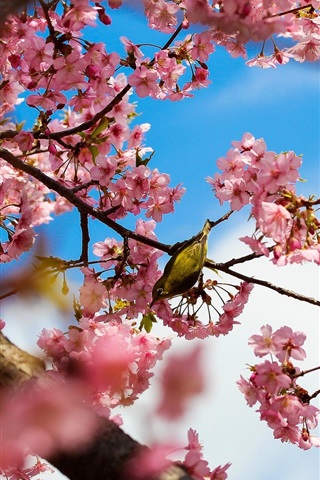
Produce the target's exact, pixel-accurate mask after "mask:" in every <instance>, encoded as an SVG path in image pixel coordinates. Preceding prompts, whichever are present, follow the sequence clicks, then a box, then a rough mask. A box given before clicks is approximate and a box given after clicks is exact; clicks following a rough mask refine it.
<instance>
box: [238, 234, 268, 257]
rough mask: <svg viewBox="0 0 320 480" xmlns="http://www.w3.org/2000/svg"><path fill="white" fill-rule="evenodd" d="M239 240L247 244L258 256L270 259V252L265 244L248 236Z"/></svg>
mask: <svg viewBox="0 0 320 480" xmlns="http://www.w3.org/2000/svg"><path fill="white" fill-rule="evenodd" d="M239 240H241V242H243V243H245V244H246V245H249V247H250V248H251V250H252V251H253V252H255V253H257V254H258V255H265V256H266V257H269V255H270V252H269V249H268V248H267V247H266V245H265V243H263V242H260V241H259V240H256V239H255V238H251V237H248V236H245V237H240V238H239Z"/></svg>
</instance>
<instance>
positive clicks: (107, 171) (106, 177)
mask: <svg viewBox="0 0 320 480" xmlns="http://www.w3.org/2000/svg"><path fill="white" fill-rule="evenodd" d="M95 163H96V165H95V166H94V167H92V168H91V170H90V174H91V177H92V179H93V180H97V181H98V182H99V184H100V185H102V186H104V187H105V186H107V185H108V184H109V182H110V180H111V178H112V177H113V176H114V174H115V173H116V169H117V167H118V162H117V160H116V159H115V158H113V157H106V156H105V155H98V156H97V157H96V159H95Z"/></svg>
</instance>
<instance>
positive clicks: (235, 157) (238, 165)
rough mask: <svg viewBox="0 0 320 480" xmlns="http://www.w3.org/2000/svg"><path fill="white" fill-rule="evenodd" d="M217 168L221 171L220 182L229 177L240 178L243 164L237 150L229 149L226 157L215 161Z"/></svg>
mask: <svg viewBox="0 0 320 480" xmlns="http://www.w3.org/2000/svg"><path fill="white" fill-rule="evenodd" d="M217 167H218V168H219V169H220V170H223V173H222V175H221V177H220V178H221V181H222V182H223V181H224V180H226V179H229V178H230V177H231V178H232V179H233V177H234V178H241V177H242V176H243V173H244V167H245V164H244V162H243V157H242V155H241V154H240V152H239V151H238V150H237V149H232V148H230V149H229V150H228V152H227V155H226V157H220V158H218V160H217Z"/></svg>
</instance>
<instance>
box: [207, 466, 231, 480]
mask: <svg viewBox="0 0 320 480" xmlns="http://www.w3.org/2000/svg"><path fill="white" fill-rule="evenodd" d="M229 467H231V463H226V464H225V465H224V466H223V467H221V466H220V465H219V466H218V467H217V468H215V469H214V470H213V471H212V472H211V475H210V480H226V479H227V478H228V474H227V473H226V472H227V470H228V468H229Z"/></svg>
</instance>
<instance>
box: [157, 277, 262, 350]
mask: <svg viewBox="0 0 320 480" xmlns="http://www.w3.org/2000/svg"><path fill="white" fill-rule="evenodd" d="M235 288H236V293H235V294H233V293H232V292H231V291H228V292H227V299H226V300H223V299H222V293H225V292H226V289H225V287H224V286H220V285H219V282H217V281H215V280H214V281H213V280H207V281H206V282H203V283H202V281H201V278H200V281H199V284H198V286H196V287H193V288H192V289H191V290H189V291H188V292H186V293H185V294H184V295H183V296H182V298H181V300H180V301H179V303H178V305H177V306H176V307H170V306H169V303H168V301H167V300H161V302H157V303H156V304H155V305H154V307H153V308H154V311H155V312H156V315H157V317H159V318H161V319H162V320H163V323H164V325H168V326H169V327H170V328H171V329H172V330H173V331H174V332H176V333H177V334H178V336H179V337H185V338H186V339H187V340H192V339H194V338H202V339H203V338H206V337H209V336H215V337H219V336H220V335H227V334H228V333H229V332H231V331H232V330H233V327H234V325H236V324H238V323H240V322H239V321H238V320H237V317H239V315H241V313H242V312H243V309H244V306H245V305H246V303H247V302H248V300H249V295H250V292H251V290H252V289H253V285H252V284H249V283H246V282H242V283H241V284H240V285H239V286H235ZM198 300H199V301H200V306H199V305H197V304H198V303H199V302H198ZM217 301H219V302H220V303H221V307H220V310H219V305H218V303H217ZM202 307H206V308H207V311H208V316H209V318H208V322H207V323H205V320H204V318H201V316H200V315H199V311H200V309H201V308H202ZM211 311H212V312H213V315H214V316H215V317H217V319H216V320H215V319H214V318H212V316H211ZM203 317H205V314H204V315H203Z"/></svg>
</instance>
